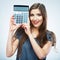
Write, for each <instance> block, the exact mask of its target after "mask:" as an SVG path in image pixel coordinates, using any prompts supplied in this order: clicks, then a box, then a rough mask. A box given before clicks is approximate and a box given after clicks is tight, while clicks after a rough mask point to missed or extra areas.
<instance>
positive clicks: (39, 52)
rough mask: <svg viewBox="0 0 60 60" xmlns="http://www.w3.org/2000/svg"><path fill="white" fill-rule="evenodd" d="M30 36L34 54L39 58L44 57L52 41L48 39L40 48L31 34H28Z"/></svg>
mask: <svg viewBox="0 0 60 60" xmlns="http://www.w3.org/2000/svg"><path fill="white" fill-rule="evenodd" d="M29 38H30V42H31V45H32V47H33V50H34V52H35V53H36V55H37V56H38V58H39V59H43V58H45V57H46V55H47V54H48V53H49V51H50V49H51V46H52V43H51V42H50V41H48V42H47V43H46V44H45V46H44V47H43V48H41V47H40V46H39V45H38V44H37V42H36V41H35V39H34V38H33V36H32V35H31V34H30V35H29Z"/></svg>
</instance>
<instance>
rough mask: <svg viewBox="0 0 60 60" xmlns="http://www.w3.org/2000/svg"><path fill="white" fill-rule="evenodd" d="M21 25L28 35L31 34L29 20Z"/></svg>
mask: <svg viewBox="0 0 60 60" xmlns="http://www.w3.org/2000/svg"><path fill="white" fill-rule="evenodd" d="M21 27H22V28H23V29H24V31H25V33H26V34H27V35H28V36H29V35H30V34H31V29H30V21H28V23H23V24H22V26H21Z"/></svg>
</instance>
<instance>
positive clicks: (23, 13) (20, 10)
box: [14, 5, 29, 24]
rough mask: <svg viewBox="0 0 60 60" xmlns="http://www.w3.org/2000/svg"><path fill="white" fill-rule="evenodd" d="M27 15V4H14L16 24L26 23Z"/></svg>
mask: <svg viewBox="0 0 60 60" xmlns="http://www.w3.org/2000/svg"><path fill="white" fill-rule="evenodd" d="M28 17H29V6H28V5H14V21H15V23H16V24H21V23H27V22H28Z"/></svg>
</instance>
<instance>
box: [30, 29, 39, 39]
mask: <svg viewBox="0 0 60 60" xmlns="http://www.w3.org/2000/svg"><path fill="white" fill-rule="evenodd" d="M31 32H32V35H33V37H34V38H36V37H37V36H38V35H39V30H38V28H32V31H31Z"/></svg>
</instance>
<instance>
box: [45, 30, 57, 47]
mask: <svg viewBox="0 0 60 60" xmlns="http://www.w3.org/2000/svg"><path fill="white" fill-rule="evenodd" d="M46 33H47V40H48V41H51V42H52V45H53V46H54V43H56V36H55V33H54V32H53V31H49V30H47V32H46Z"/></svg>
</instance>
